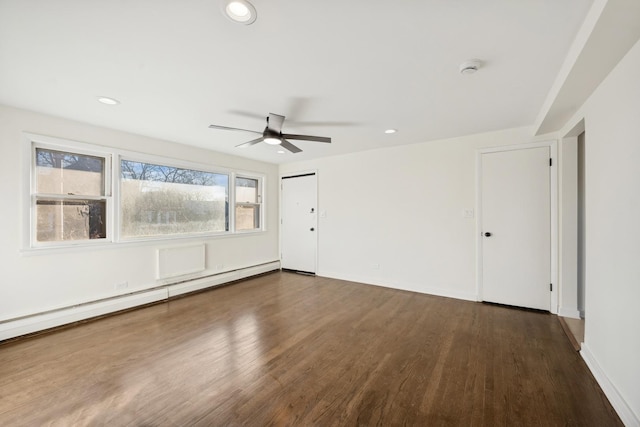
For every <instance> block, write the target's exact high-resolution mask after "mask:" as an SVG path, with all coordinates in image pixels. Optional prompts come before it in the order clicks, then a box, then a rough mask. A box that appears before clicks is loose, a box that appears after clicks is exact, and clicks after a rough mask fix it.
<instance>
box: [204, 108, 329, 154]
mask: <svg viewBox="0 0 640 427" xmlns="http://www.w3.org/2000/svg"><path fill="white" fill-rule="evenodd" d="M283 123H284V116H280V115H278V114H273V113H269V116H268V117H267V126H266V127H265V128H264V130H263V131H262V132H258V131H255V130H249V129H240V128H232V127H227V126H218V125H209V127H210V128H211V129H223V130H237V131H242V132H252V133H258V134H262V136H261V137H260V138H257V139H254V140H252V141H249V142H245V143H242V144H240V145H237V146H236V147H241V148H244V147H250V146H252V145H255V144H257V143H259V142H263V141H264V142H266V143H267V144H271V145H280V146H281V147H282V148H286V149H287V150H289V151H291V152H292V153H299V152H301V151H302V150H301V149H300V148H298V147H296V146H295V145H293V144H292V143H290V142H289V141H288V140H289V139H293V140H298V141H315V142H326V143H331V138H327V137H324V136H312V135H294V134H291V133H282V124H283Z"/></svg>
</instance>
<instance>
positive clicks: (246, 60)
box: [0, 0, 592, 163]
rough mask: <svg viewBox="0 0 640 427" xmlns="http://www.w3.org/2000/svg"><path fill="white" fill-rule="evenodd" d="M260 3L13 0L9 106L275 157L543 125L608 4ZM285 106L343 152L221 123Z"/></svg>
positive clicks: (5, 2) (3, 84) (579, 0)
mask: <svg viewBox="0 0 640 427" xmlns="http://www.w3.org/2000/svg"><path fill="white" fill-rule="evenodd" d="M252 3H253V4H254V5H255V7H256V9H257V11H258V19H257V21H256V22H255V23H254V24H252V25H249V26H245V25H239V24H234V23H232V22H230V21H229V20H228V19H226V18H225V17H224V16H223V15H222V13H221V8H220V4H221V3H220V0H208V1H204V0H182V1H177V0H172V1H169V0H136V1H131V0H126V1H125V0H109V1H95V0H56V1H52V0H39V1H35V0H15V1H11V0H0V103H1V104H5V105H10V106H16V107H20V108H26V109H29V110H34V111H38V112H44V113H48V114H52V115H56V116H61V117H65V118H70V119H74V120H79V121H82V122H88V123H92V124H97V125H101V126H105V127H109V128H114V129H120V130H124V131H128V132H133V133H137V134H142V135H147V136H152V137H156V138H161V139H166V140H171V141H176V142H179V143H184V144H191V145H195V146H200V147H205V148H209V149H212V150H216V151H222V152H227V153H232V154H236V155H240V156H244V157H248V158H253V159H259V160H264V161H268V162H273V163H284V162H291V161H296V160H307V159H311V158H315V157H322V156H329V155H336V154H343V153H349V152H355V151H360V150H367V149H372V148H377V147H383V146H391V145H401V144H411V143H417V142H424V141H429V140H434V139H440V138H448V137H456V136H461V135H468V134H473V133H479V132H486V131H491V130H497V129H504V128H510V127H517V126H532V125H533V124H534V122H535V120H536V116H537V115H538V113H539V111H540V109H541V107H542V105H543V102H544V100H545V98H546V96H547V94H548V93H549V90H550V88H551V86H552V84H553V82H554V79H555V78H556V75H557V74H558V71H559V70H560V67H561V65H562V63H563V60H564V58H565V56H566V55H567V52H568V50H569V47H570V45H571V43H572V41H573V39H574V37H575V35H576V33H577V31H578V28H579V27H580V25H581V23H582V21H583V20H584V18H585V15H586V13H587V11H588V9H589V6H590V5H591V3H592V1H591V0H517V1H514V0H483V1H478V0H422V1H418V0H396V1H390V0H387V1H383V0H373V1H372V0H369V1H365V0H350V1H344V0H340V1H338V0H324V1H310V0H269V1H267V0H253V2H252ZM470 58H479V59H481V60H482V61H483V63H484V65H483V66H482V68H481V69H480V71H479V72H477V73H476V74H474V75H471V76H465V75H461V74H460V73H459V72H458V65H459V64H460V63H461V62H462V61H464V60H467V59H470ZM101 95H102V96H110V97H113V98H117V99H119V100H120V101H121V102H122V104H121V105H118V106H115V107H109V106H105V105H102V104H100V103H98V102H97V101H96V97H97V96H101ZM239 112H245V113H250V114H239ZM269 112H272V113H276V114H281V115H285V116H287V120H289V119H291V120H297V121H299V122H323V125H322V126H320V125H309V124H304V123H298V124H296V123H294V122H293V121H285V126H284V129H283V130H284V131H285V132H288V133H310V134H313V135H320V136H330V137H332V138H333V143H332V144H320V143H314V142H305V141H298V142H295V143H296V145H298V146H299V147H300V148H302V149H303V150H304V152H303V153H298V154H291V153H287V154H284V155H279V154H276V148H275V147H272V146H268V145H266V144H259V145H256V146H253V147H250V148H246V149H238V148H235V145H237V144H240V143H242V142H244V141H248V140H250V139H254V138H255V137H256V135H254V134H250V133H241V132H229V131H222V130H212V129H208V125H209V124H211V123H214V124H218V125H224V126H232V127H240V128H247V129H255V130H257V131H261V130H262V129H263V128H264V125H265V122H264V119H263V118H262V117H266V115H267V114H268V113H269ZM251 115H255V116H256V117H250V116H251ZM386 128H397V129H398V130H399V131H398V133H396V134H394V135H386V134H384V133H383V131H384V130H385V129H386Z"/></svg>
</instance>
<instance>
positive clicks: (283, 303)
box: [0, 273, 622, 426]
mask: <svg viewBox="0 0 640 427" xmlns="http://www.w3.org/2000/svg"><path fill="white" fill-rule="evenodd" d="M0 425H2V426H33V425H60V426H69V425H74V426H78V425H79V426H82V425H109V426H173V425H175V426H182V425H196V426H198V425H199V426H218V425H219V426H245V425H252V426H254V425H255V426H261V425H275V426H334V425H335V426H345V425H346V426H350V425H354V426H355V425H366V426H377V425H383V426H390V425H393V426H395V425H411V426H417V425H420V426H423V425H429V426H451V425H465V426H467V425H469V426H514V425H521V426H528V425H540V426H619V425H622V424H621V422H620V420H619V419H618V417H617V415H616V414H615V412H614V411H613V409H612V408H611V405H610V404H609V402H608V401H607V399H606V398H605V397H604V395H603V394H602V392H601V390H600V389H599V387H598V385H597V383H596V382H595V380H594V379H593V377H592V376H591V374H590V373H589V371H588V369H587V368H586V366H585V364H584V362H583V361H582V360H581V358H580V357H579V355H578V354H577V353H576V352H575V351H574V350H573V349H572V347H571V345H570V344H569V342H568V341H567V340H566V338H565V337H564V336H563V331H562V329H561V327H560V325H559V323H558V321H557V319H556V318H555V316H553V315H550V314H544V313H539V312H532V311H526V310H518V309H514V308H508V307H502V306H494V305H485V304H481V303H473V302H467V301H458V300H453V299H449V298H441V297H435V296H429V295H422V294H416V293H411V292H405V291H400V290H393V289H386V288H381V287H375V286H368V285H362V284H358V283H351V282H344V281H339V280H332V279H326V278H320V277H310V276H302V275H296V274H292V273H276V274H270V275H265V276H261V277H257V278H254V279H250V280H246V281H244V282H240V283H236V284H233V285H231V286H225V287H221V288H218V289H214V290H210V291H207V292H202V293H199V294H196V295H190V296H187V297H185V298H180V299H175V300H171V301H169V302H168V303H165V304H159V305H155V306H150V307H145V308H142V309H139V310H135V311H131V312H127V313H123V314H119V315H115V316H111V317H107V318H103V319H100V320H96V321H93V322H89V323H85V324H81V325H78V326H76V327H72V328H68V329H63V330H59V331H56V332H52V333H49V334H45V335H41V336H38V337H34V338H28V339H24V340H19V341H14V342H8V343H5V344H3V345H0Z"/></svg>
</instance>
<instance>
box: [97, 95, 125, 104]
mask: <svg viewBox="0 0 640 427" xmlns="http://www.w3.org/2000/svg"><path fill="white" fill-rule="evenodd" d="M98 102H102V103H103V104H106V105H118V104H120V101H118V100H117V99H113V98H109V97H108V96H99V97H98Z"/></svg>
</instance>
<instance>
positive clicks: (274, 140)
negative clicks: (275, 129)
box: [264, 136, 282, 145]
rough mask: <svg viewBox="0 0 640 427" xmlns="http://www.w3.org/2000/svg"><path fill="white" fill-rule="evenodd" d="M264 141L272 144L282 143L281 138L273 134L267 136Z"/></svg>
mask: <svg viewBox="0 0 640 427" xmlns="http://www.w3.org/2000/svg"><path fill="white" fill-rule="evenodd" d="M264 142H266V143H267V144H270V145H280V144H281V143H282V141H281V140H280V138H275V137H273V136H268V137H266V138H265V139H264Z"/></svg>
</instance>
